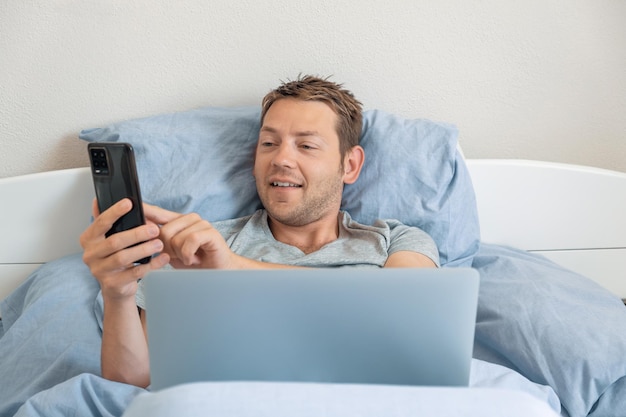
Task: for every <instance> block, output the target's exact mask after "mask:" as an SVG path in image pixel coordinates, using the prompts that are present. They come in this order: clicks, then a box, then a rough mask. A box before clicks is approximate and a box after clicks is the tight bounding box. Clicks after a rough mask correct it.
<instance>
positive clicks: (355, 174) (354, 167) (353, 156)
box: [343, 145, 365, 184]
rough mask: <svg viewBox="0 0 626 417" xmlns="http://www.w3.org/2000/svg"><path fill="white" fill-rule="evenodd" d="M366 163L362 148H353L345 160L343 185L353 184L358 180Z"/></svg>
mask: <svg viewBox="0 0 626 417" xmlns="http://www.w3.org/2000/svg"><path fill="white" fill-rule="evenodd" d="M364 162H365V151H364V150H363V148H362V147H360V146H358V145H357V146H353V147H352V149H350V150H349V151H348V152H347V153H346V156H345V157H344V159H343V171H344V173H343V183H344V184H352V183H354V182H355V181H356V180H357V179H358V178H359V174H360V173H361V168H363V163H364Z"/></svg>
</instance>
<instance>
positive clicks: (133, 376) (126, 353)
mask: <svg viewBox="0 0 626 417" xmlns="http://www.w3.org/2000/svg"><path fill="white" fill-rule="evenodd" d="M101 367H102V376H103V377H104V378H106V379H110V380H113V381H118V382H123V383H127V384H132V385H136V386H140V387H146V386H148V385H149V384H150V363H149V356H148V344H147V341H146V337H145V333H144V330H143V327H142V323H141V320H140V317H139V313H138V311H137V306H136V305H135V300H134V298H132V297H129V298H124V299H109V300H107V299H105V300H104V318H103V332H102V353H101Z"/></svg>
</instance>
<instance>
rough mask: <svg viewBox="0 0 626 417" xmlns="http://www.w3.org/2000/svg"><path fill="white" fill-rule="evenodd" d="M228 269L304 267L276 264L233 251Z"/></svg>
mask: <svg viewBox="0 0 626 417" xmlns="http://www.w3.org/2000/svg"><path fill="white" fill-rule="evenodd" d="M230 265H231V266H230V268H229V269H300V268H305V267H302V266H295V265H284V264H276V263H271V262H263V261H257V260H254V259H250V258H246V257H244V256H241V255H237V254H234V253H233V256H232V259H231V262H230Z"/></svg>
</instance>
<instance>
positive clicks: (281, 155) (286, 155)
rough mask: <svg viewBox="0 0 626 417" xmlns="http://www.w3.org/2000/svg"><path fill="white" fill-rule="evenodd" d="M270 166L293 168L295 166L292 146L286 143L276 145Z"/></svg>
mask: <svg viewBox="0 0 626 417" xmlns="http://www.w3.org/2000/svg"><path fill="white" fill-rule="evenodd" d="M272 165H274V166H279V167H288V168H293V167H294V166H295V150H294V149H293V146H292V145H291V144H289V143H286V142H282V143H281V144H280V145H278V146H277V147H276V151H275V152H274V155H273V157H272Z"/></svg>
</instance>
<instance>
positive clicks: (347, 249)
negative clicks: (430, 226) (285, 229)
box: [136, 210, 439, 308]
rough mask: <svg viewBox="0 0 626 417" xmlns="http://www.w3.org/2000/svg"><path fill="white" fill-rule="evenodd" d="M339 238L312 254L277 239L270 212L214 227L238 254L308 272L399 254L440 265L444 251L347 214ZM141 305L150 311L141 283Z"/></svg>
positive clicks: (418, 236) (395, 227) (375, 263)
mask: <svg viewBox="0 0 626 417" xmlns="http://www.w3.org/2000/svg"><path fill="white" fill-rule="evenodd" d="M339 216H340V219H341V222H340V224H339V237H338V238H337V239H336V240H334V241H332V242H330V243H328V244H326V245H325V246H323V247H322V248H320V249H319V250H317V251H315V252H312V253H308V254H306V253H304V252H302V251H301V250H300V249H298V248H297V247H295V246H291V245H287V244H285V243H282V242H279V241H277V240H276V239H274V236H273V235H272V232H271V230H270V228H269V226H268V222H267V212H266V211H265V210H258V211H257V212H256V213H254V214H252V215H250V216H246V217H242V218H239V219H233V220H224V221H221V222H215V223H212V225H213V227H215V229H217V230H218V231H219V232H220V233H221V235H222V236H224V239H225V240H226V243H227V244H228V246H229V247H230V248H231V249H232V250H233V252H235V253H237V254H239V255H243V256H245V257H246V258H250V259H255V260H258V261H263V262H271V263H279V264H284V265H294V266H305V267H316V268H322V267H347V266H359V267H379V268H380V267H383V266H384V265H385V262H386V261H387V258H388V257H389V255H391V254H392V253H395V252H398V251H412V252H418V253H421V254H423V255H425V256H427V257H428V258H430V259H432V261H433V262H434V263H435V264H436V265H437V266H439V252H438V251H437V246H436V245H435V242H434V241H433V239H432V238H431V237H430V236H429V235H428V234H427V233H426V232H424V231H423V230H421V229H419V228H416V227H410V226H406V225H404V224H402V223H400V222H399V221H397V220H377V221H376V222H375V223H374V224H373V225H371V226H367V225H363V224H360V223H357V222H356V221H354V220H352V218H351V217H350V215H349V214H348V213H347V212H341V213H340V214H339ZM136 301H137V305H138V306H139V307H141V308H144V306H145V304H144V298H143V288H142V284H141V282H140V283H139V288H138V290H137V296H136Z"/></svg>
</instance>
